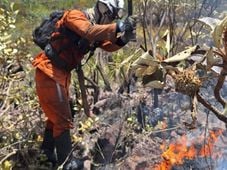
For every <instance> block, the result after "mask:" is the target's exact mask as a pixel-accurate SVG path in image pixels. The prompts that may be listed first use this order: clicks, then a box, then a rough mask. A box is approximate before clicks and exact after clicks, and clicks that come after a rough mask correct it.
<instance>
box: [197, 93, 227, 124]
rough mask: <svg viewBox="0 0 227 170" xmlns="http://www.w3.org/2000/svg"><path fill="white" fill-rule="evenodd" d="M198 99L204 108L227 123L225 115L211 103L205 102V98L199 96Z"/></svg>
mask: <svg viewBox="0 0 227 170" xmlns="http://www.w3.org/2000/svg"><path fill="white" fill-rule="evenodd" d="M197 99H198V101H199V102H200V103H201V104H202V105H203V106H205V107H206V108H207V109H209V110H211V111H212V112H213V113H214V114H215V115H216V116H217V118H218V119H219V120H221V121H223V122H225V123H227V117H226V116H225V115H223V114H222V113H221V112H220V111H219V110H218V109H217V108H215V107H213V106H212V105H211V104H210V103H208V102H207V101H206V100H204V98H203V97H202V96H201V95H200V94H197Z"/></svg>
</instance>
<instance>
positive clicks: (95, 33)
mask: <svg viewBox="0 0 227 170" xmlns="http://www.w3.org/2000/svg"><path fill="white" fill-rule="evenodd" d="M64 24H65V26H66V27H68V28H69V29H71V30H72V31H74V32H76V33H77V34H78V35H80V36H81V37H84V38H86V39H88V40H89V41H90V42H94V41H101V42H102V41H110V42H112V43H115V42H116V41H117V37H116V29H117V28H116V27H117V24H116V23H113V24H105V25H98V24H95V25H93V24H92V23H91V22H90V21H89V20H88V19H87V18H86V16H85V14H84V13H83V12H81V11H78V10H72V11H70V12H69V13H68V14H67V15H66V17H65V18H64Z"/></svg>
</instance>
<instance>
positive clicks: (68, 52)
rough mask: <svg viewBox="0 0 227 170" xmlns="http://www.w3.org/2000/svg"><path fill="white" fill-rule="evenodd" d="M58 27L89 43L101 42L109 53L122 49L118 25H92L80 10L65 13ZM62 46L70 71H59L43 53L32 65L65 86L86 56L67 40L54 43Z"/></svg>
mask: <svg viewBox="0 0 227 170" xmlns="http://www.w3.org/2000/svg"><path fill="white" fill-rule="evenodd" d="M56 26H57V28H59V27H62V26H63V27H67V28H69V29H70V30H72V31H73V32H75V33H76V34H78V35H80V36H81V37H84V38H86V39H87V40H88V41H89V43H93V42H96V41H99V42H101V45H100V46H99V47H100V48H102V49H104V50H105V51H108V52H113V51H116V50H118V49H120V48H121V47H122V45H118V44H119V43H117V41H118V39H117V33H116V23H113V24H106V25H98V24H92V23H91V22H90V21H89V20H88V19H87V17H86V15H85V14H84V13H83V12H82V11H79V10H68V11H65V13H64V15H63V17H62V18H61V19H60V20H59V21H58V22H57V25H56ZM56 34H60V33H56ZM53 36H54V35H53ZM61 46H67V48H66V49H65V50H63V51H62V52H61V53H60V57H61V59H63V60H64V61H65V62H66V63H67V66H68V67H69V68H68V70H64V69H59V68H57V67H56V66H55V65H53V64H52V63H51V61H50V59H49V58H48V57H47V56H46V55H45V53H44V52H43V51H42V52H41V53H39V54H38V55H37V56H36V57H35V59H34V60H33V62H32V64H33V66H34V67H35V68H39V69H40V70H41V71H43V72H44V73H45V74H47V75H48V76H49V77H51V78H52V79H54V80H55V81H56V82H58V83H60V84H61V85H63V86H65V84H66V83H67V82H66V80H68V78H69V77H70V70H72V69H73V68H75V67H76V65H77V64H78V63H80V61H81V60H82V59H83V57H84V56H83V54H81V53H80V52H79V50H78V49H76V47H75V45H74V44H72V43H71V41H70V40H68V39H67V38H65V39H60V40H57V41H56V42H54V47H55V48H57V49H58V48H60V47H61Z"/></svg>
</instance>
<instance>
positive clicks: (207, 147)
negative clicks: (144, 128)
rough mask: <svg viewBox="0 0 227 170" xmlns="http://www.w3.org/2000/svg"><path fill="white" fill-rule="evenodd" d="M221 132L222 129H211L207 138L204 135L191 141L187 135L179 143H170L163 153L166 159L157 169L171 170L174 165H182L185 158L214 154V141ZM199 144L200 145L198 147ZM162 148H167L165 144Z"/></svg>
mask: <svg viewBox="0 0 227 170" xmlns="http://www.w3.org/2000/svg"><path fill="white" fill-rule="evenodd" d="M221 134H222V130H215V131H209V135H208V137H206V139H204V138H203V137H204V136H203V137H201V139H199V140H198V139H196V141H195V140H193V141H190V139H188V137H187V136H186V135H185V136H182V137H181V139H180V140H179V141H178V142H177V143H175V144H170V145H169V147H168V149H167V150H166V151H165V152H164V153H163V154H162V157H163V159H164V161H162V162H161V163H160V164H159V165H158V166H156V168H155V170H170V169H171V168H172V166H174V165H182V164H183V163H184V160H185V159H189V160H193V159H194V158H196V157H198V156H199V157H206V156H212V155H211V153H212V150H213V147H214V143H215V141H217V139H218V136H219V135H221ZM198 144H199V146H200V147H198ZM161 148H165V147H164V145H162V146H161Z"/></svg>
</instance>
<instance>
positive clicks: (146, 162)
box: [9, 87, 227, 170]
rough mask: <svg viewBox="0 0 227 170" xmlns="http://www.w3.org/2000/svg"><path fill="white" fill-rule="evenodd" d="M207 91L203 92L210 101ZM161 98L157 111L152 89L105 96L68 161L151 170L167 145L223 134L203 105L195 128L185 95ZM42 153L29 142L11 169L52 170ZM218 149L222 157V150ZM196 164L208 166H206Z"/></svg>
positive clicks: (101, 169) (102, 168)
mask: <svg viewBox="0 0 227 170" xmlns="http://www.w3.org/2000/svg"><path fill="white" fill-rule="evenodd" d="M209 90H211V89H209V88H208V91H209ZM208 91H206V90H204V91H203V93H204V94H206V95H207V96H210V95H211V94H210V93H208ZM158 93H159V95H158V98H159V99H158V107H157V108H154V93H153V91H152V90H150V89H146V88H142V87H141V88H136V89H134V90H132V91H131V92H130V94H116V93H112V92H101V93H100V99H99V102H97V103H96V104H95V105H93V109H94V111H95V112H96V113H97V117H99V120H98V121H96V122H93V123H92V124H91V126H89V127H88V128H85V129H84V130H79V128H74V129H73V130H72V131H71V134H72V139H73V142H74V150H73V152H72V154H71V156H70V157H69V160H72V159H75V158H76V159H77V164H78V165H81V166H84V168H83V169H87V170H89V169H93V170H109V169H119V170H151V169H155V167H156V166H157V165H159V164H160V163H161V162H162V161H163V160H164V159H163V157H162V153H163V152H164V151H165V149H164V150H162V149H161V146H163V145H165V147H166V149H167V148H168V145H169V144H171V143H174V142H175V141H176V140H179V139H180V138H181V137H182V136H184V135H187V136H189V138H193V139H195V140H197V138H199V137H201V135H204V132H205V130H206V129H210V130H212V129H217V128H219V129H220V128H221V129H225V124H224V123H222V122H220V121H219V120H218V119H217V118H216V117H215V116H214V115H213V114H212V112H209V111H207V110H206V109H205V108H204V107H202V106H200V105H199V107H198V113H197V115H196V117H197V120H196V122H195V123H194V124H191V123H192V118H191V112H190V100H189V98H188V97H187V96H185V95H182V94H180V93H177V92H175V91H174V90H170V89H169V88H166V89H164V90H163V91H162V92H160V91H159V92H158ZM211 100H212V98H211ZM156 104H157V103H156ZM86 119H87V118H86V117H85V116H84V115H83V114H76V116H75V120H74V122H75V127H79V126H80V125H79V122H80V121H81V122H84V121H85V120H86ZM226 139H227V138H226V136H225V135H223V140H221V142H220V141H219V143H218V144H217V145H218V146H220V147H221V150H223V151H224V152H223V154H224V155H225V156H227V155H226V153H227V152H226V150H227V148H226V143H227V140H226ZM223 141H224V142H223ZM40 142H41V141H40ZM38 148H39V143H37V142H36V143H34V142H31V143H29V142H28V143H27V144H26V146H25V147H24V146H23V148H21V149H19V150H18V151H17V152H16V154H14V155H13V157H9V158H10V159H11V160H13V161H14V164H15V165H16V166H14V168H13V169H15V170H17V169H18V170H19V169H24V168H25V167H27V168H25V169H43V170H46V169H50V165H48V164H45V163H43V162H45V158H42V157H40V154H39V151H38ZM215 150H216V151H217V150H219V152H220V148H218V147H217V148H216V149H215ZM43 160H44V161H43ZM225 160H226V159H223V160H219V161H220V162H221V164H215V163H212V161H207V159H202V160H201V159H199V158H196V159H195V160H194V161H192V160H187V159H186V160H185V164H184V165H176V166H174V167H172V169H177V170H181V169H188V168H189V169H190V168H191V167H194V168H193V169H201V167H202V168H203V167H205V169H213V168H210V167H215V166H216V167H224V168H225V167H226V165H225V164H224V162H226V161H225ZM198 162H204V166H201V164H198ZM198 167H200V168H198ZM78 169H82V168H80V167H79V168H78ZM214 169H215V168H214ZM219 169H220V170H222V168H218V170H219ZM223 170H224V169H223Z"/></svg>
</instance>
